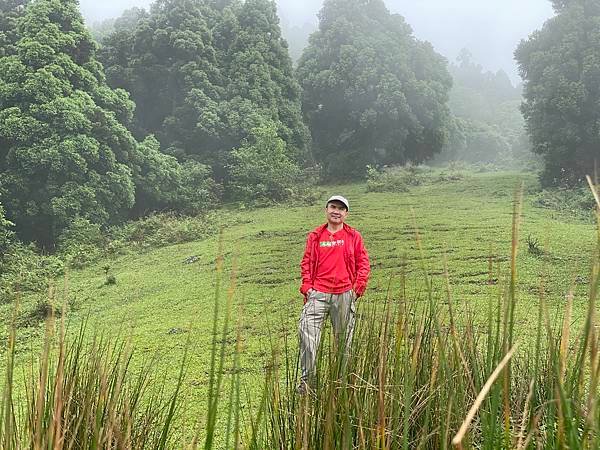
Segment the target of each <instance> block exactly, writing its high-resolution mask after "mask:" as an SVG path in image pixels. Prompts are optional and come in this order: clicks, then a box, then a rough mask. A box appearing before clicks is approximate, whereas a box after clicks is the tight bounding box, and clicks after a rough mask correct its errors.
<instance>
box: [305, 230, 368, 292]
mask: <svg viewBox="0 0 600 450" xmlns="http://www.w3.org/2000/svg"><path fill="white" fill-rule="evenodd" d="M326 228H327V224H324V225H320V226H318V227H317V228H315V229H314V230H313V231H311V232H310V233H308V237H307V239H306V249H305V250H304V256H303V257H302V261H301V262H300V273H301V274H302V285H301V286H300V292H301V293H302V294H303V295H305V296H306V292H307V291H308V290H309V289H311V288H313V283H314V281H315V278H316V277H317V269H318V267H319V238H320V237H321V234H322V233H323V231H324V230H325V229H326ZM344 231H345V233H346V237H347V239H348V242H347V243H345V245H344V246H343V247H342V248H343V249H344V250H343V251H344V262H345V264H346V270H347V272H348V275H349V276H350V281H351V283H352V288H353V289H354V292H355V293H356V295H358V296H359V297H360V296H361V295H363V293H364V292H365V289H366V288H367V283H368V281H369V274H370V272H371V267H370V265H369V254H368V253H367V249H366V248H365V245H364V243H363V239H362V236H361V235H360V233H359V232H358V231H357V230H355V229H354V228H352V227H351V226H349V225H347V224H344Z"/></svg>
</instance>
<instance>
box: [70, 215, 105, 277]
mask: <svg viewBox="0 0 600 450" xmlns="http://www.w3.org/2000/svg"><path fill="white" fill-rule="evenodd" d="M106 243H107V239H106V237H105V236H104V234H103V233H102V230H101V229H100V225H98V224H95V223H92V222H90V221H89V220H88V219H84V218H81V217H77V218H76V219H75V220H73V222H71V224H70V225H69V226H68V227H67V229H66V230H65V231H64V232H63V233H62V234H61V235H60V237H59V238H58V254H59V255H60V256H61V257H62V258H63V259H64V260H65V261H68V262H69V264H70V265H71V266H72V267H77V268H81V267H83V266H85V265H87V264H89V263H91V262H94V261H96V260H97V259H98V258H99V257H100V256H101V255H102V250H103V249H104V247H105V246H106Z"/></svg>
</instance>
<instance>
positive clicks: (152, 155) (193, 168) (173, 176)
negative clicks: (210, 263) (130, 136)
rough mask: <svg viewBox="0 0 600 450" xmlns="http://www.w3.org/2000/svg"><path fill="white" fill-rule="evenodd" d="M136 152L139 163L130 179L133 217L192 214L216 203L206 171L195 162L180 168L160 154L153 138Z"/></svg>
mask: <svg viewBox="0 0 600 450" xmlns="http://www.w3.org/2000/svg"><path fill="white" fill-rule="evenodd" d="M138 149H139V155H140V160H141V161H140V166H139V170H138V171H137V173H136V175H135V176H134V180H135V184H136V193H135V197H136V201H135V207H134V216H142V215H145V214H147V213H148V212H150V211H161V210H171V211H178V212H180V213H186V214H195V213H198V212H200V211H205V210H207V209H208V208H210V207H211V206H214V205H215V204H216V203H217V201H218V197H219V189H218V186H217V184H216V183H215V182H214V180H213V178H212V172H211V169H210V167H208V166H205V165H203V164H200V163H198V162H196V161H187V162H185V163H183V164H180V163H179V162H178V161H177V159H175V158H174V157H173V156H169V155H166V154H164V153H161V151H160V143H159V142H158V141H157V140H156V139H155V138H154V137H153V136H150V137H147V138H146V139H144V141H143V142H142V143H141V144H140V145H139V146H138Z"/></svg>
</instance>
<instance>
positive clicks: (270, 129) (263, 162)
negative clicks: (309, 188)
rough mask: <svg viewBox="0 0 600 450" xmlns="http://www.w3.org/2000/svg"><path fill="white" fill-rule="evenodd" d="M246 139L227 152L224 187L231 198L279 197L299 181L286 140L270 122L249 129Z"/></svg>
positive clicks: (284, 194)
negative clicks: (227, 167) (228, 154)
mask: <svg viewBox="0 0 600 450" xmlns="http://www.w3.org/2000/svg"><path fill="white" fill-rule="evenodd" d="M251 133H252V134H251V137H250V139H248V140H246V141H245V142H243V143H242V146H241V147H239V148H237V149H235V150H233V151H232V152H231V167H230V168H229V172H230V180H229V184H228V190H229V192H230V193H231V196H232V198H233V199H235V200H241V201H244V202H247V203H257V202H258V203H261V202H265V201H269V200H275V201H281V200H285V199H286V198H289V197H290V196H291V195H290V193H289V191H290V190H292V189H293V188H294V187H295V186H296V185H298V184H301V181H302V180H301V179H300V176H301V173H302V172H301V171H300V169H299V168H298V166H297V165H295V164H294V163H293V161H291V160H290V158H288V157H287V156H286V153H287V152H286V143H285V141H284V140H283V139H281V138H280V137H278V136H277V130H276V129H275V127H274V126H273V125H271V126H268V125H263V126H260V127H257V128H255V129H253V130H252V132H251Z"/></svg>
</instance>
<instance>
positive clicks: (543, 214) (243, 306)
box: [1, 173, 596, 424]
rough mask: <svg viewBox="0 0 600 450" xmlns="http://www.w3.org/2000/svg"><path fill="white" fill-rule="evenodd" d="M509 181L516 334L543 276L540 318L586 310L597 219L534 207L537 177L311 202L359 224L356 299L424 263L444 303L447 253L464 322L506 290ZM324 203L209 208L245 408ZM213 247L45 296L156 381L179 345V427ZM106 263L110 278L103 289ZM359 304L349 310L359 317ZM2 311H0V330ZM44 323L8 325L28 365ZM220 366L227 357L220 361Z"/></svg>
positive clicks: (376, 298)
mask: <svg viewBox="0 0 600 450" xmlns="http://www.w3.org/2000/svg"><path fill="white" fill-rule="evenodd" d="M521 182H523V185H524V201H523V217H522V226H521V231H520V239H519V246H520V252H519V256H518V266H519V275H518V304H517V311H516V314H517V317H518V320H517V323H518V325H517V327H518V329H517V333H518V335H519V336H525V339H527V336H528V334H529V333H528V332H529V331H531V330H532V329H533V326H534V323H535V321H536V317H537V304H538V298H539V286H540V275H542V274H545V275H544V280H545V281H544V284H545V294H546V298H547V300H548V302H549V305H550V312H551V314H554V313H555V312H557V313H558V315H559V318H560V315H561V314H562V310H563V305H564V297H565V294H566V293H567V292H568V290H569V288H570V287H571V286H572V285H573V286H574V287H575V292H576V295H575V302H574V316H573V317H574V322H576V323H580V322H581V320H582V319H583V316H584V312H585V308H586V306H587V295H588V294H587V291H588V279H589V273H590V261H591V257H592V253H593V245H594V243H595V236H596V235H595V232H596V230H595V227H594V226H593V225H591V224H590V223H585V222H582V221H577V220H575V219H569V218H564V217H562V218H561V217H560V216H558V215H557V214H556V213H555V212H553V211H552V210H548V209H542V208H538V207H534V206H533V203H532V200H533V196H534V195H535V193H536V192H537V191H538V189H539V187H538V185H537V182H536V179H535V177H534V176H532V175H523V174H516V173H491V174H471V175H469V176H467V177H466V178H464V179H462V180H459V181H452V182H450V181H444V182H442V181H435V180H434V179H431V180H430V181H428V182H426V183H425V184H423V185H421V186H417V187H414V188H412V189H411V191H410V192H407V193H366V189H365V185H362V184H353V185H347V186H325V187H322V188H321V189H322V190H323V195H321V200H323V201H324V200H325V199H326V198H327V197H328V196H329V195H330V194H332V193H342V194H343V195H345V196H347V198H349V199H350V202H351V211H350V215H349V217H348V220H347V221H348V223H349V224H350V225H352V226H355V227H357V228H358V229H359V230H360V231H361V232H362V234H363V236H364V239H365V243H366V246H367V248H368V250H369V253H370V258H371V265H372V278H371V282H370V285H369V289H368V291H367V293H366V295H365V297H364V298H363V299H361V300H360V303H361V304H362V303H370V304H373V305H378V304H382V303H383V300H384V299H385V298H386V297H387V296H389V297H390V298H397V297H398V296H399V291H398V289H399V286H400V281H401V274H402V273H404V274H405V275H406V280H407V281H406V286H407V294H406V295H407V298H408V301H409V302H421V301H425V300H426V296H425V295H424V289H425V286H424V284H423V282H422V280H423V276H422V275H423V270H426V271H427V272H428V273H429V274H430V275H432V277H433V278H432V279H433V283H434V285H433V287H434V292H435V296H436V299H437V300H439V302H440V303H441V304H443V303H444V302H445V297H446V293H445V287H444V277H443V274H444V255H447V261H448V270H449V276H450V283H451V290H452V295H453V298H454V304H455V307H456V308H457V309H458V310H459V311H460V313H461V315H464V314H465V313H466V312H468V311H470V312H472V313H473V314H474V316H475V317H476V319H477V317H478V314H479V313H480V311H481V318H482V319H483V318H484V317H485V313H484V312H483V311H484V306H485V305H486V304H487V302H488V299H489V298H490V296H493V297H494V298H496V297H498V296H499V294H500V292H499V290H501V288H500V286H506V282H505V280H506V277H507V276H508V269H509V262H508V261H509V256H510V248H511V222H512V204H513V194H514V191H515V188H516V187H518V186H519V184H520V183H521ZM323 201H318V202H317V204H314V205H312V206H304V205H293V204H289V205H287V204H282V205H278V206H274V207H269V208H263V209H255V210H244V209H238V210H232V209H231V208H230V209H228V210H222V211H220V212H218V213H217V214H216V217H217V220H218V221H219V222H222V223H223V224H224V228H223V232H222V247H223V250H222V256H223V258H224V271H223V281H222V285H223V288H222V289H221V292H220V296H219V305H220V313H219V315H220V317H223V313H224V310H225V306H226V303H227V302H226V298H227V290H228V289H229V288H230V285H232V284H233V286H234V287H233V290H232V296H233V297H232V298H233V316H232V318H233V327H232V328H234V329H235V324H239V325H240V326H241V333H242V339H243V348H242V354H241V357H242V360H241V367H242V369H241V375H242V383H243V385H244V387H245V389H246V394H245V396H244V397H246V395H247V398H248V399H249V400H250V401H252V402H256V401H258V396H259V394H260V389H261V386H262V384H263V383H264V367H265V365H266V364H268V363H269V359H270V354H271V349H272V348H273V346H280V347H283V346H284V338H285V337H286V336H287V338H288V339H289V342H288V344H289V345H291V346H292V348H293V349H295V348H296V345H297V343H296V339H297V338H296V324H297V320H298V317H299V314H300V310H301V307H302V297H301V296H300V294H299V293H298V286H299V260H300V258H301V256H302V251H303V249H304V239H305V236H306V233H307V231H308V230H309V229H311V228H312V227H314V226H316V225H318V224H320V223H321V222H322V221H323V220H324V215H323V206H324V205H323V204H322V203H323ZM415 225H416V227H417V228H418V234H419V236H420V239H421V243H422V247H423V253H422V254H421V253H420V252H419V250H418V245H417V240H416V234H415ZM527 240H529V241H530V242H533V241H537V242H538V243H539V247H540V248H541V249H542V250H541V252H542V253H536V252H533V253H532V252H529V251H528V244H527ZM218 242H219V236H218V235H217V234H214V235H212V236H211V237H209V238H207V239H205V240H202V241H194V242H189V243H185V244H179V245H173V246H168V247H164V248H158V249H152V250H150V251H145V252H143V253H138V254H129V255H125V256H121V257H118V258H115V259H110V260H103V261H100V262H99V263H97V264H95V265H93V266H91V267H88V268H85V269H83V270H72V271H70V272H69V273H68V275H67V277H66V279H65V280H64V282H63V280H57V282H56V292H57V293H58V294H56V301H57V302H61V301H63V300H64V298H65V297H64V295H63V292H64V293H66V302H65V304H66V305H67V323H68V328H69V330H70V331H71V332H77V330H78V329H79V326H80V324H81V322H82V321H87V329H88V332H90V333H92V332H94V333H97V334H104V335H106V336H109V337H114V336H115V335H120V336H122V337H123V338H127V337H130V338H131V342H132V345H133V348H134V351H135V357H136V358H137V359H138V360H141V359H146V358H150V357H152V356H154V355H155V354H158V355H159V359H158V360H157V362H156V364H155V372H156V374H158V376H159V377H161V378H162V377H163V376H164V378H165V380H166V385H167V386H173V387H174V386H175V381H176V378H177V373H178V370H179V367H180V363H181V361H182V357H183V350H184V348H185V346H186V342H187V341H188V339H190V355H189V357H190V360H189V364H188V365H187V366H186V372H185V378H184V387H183V393H184V397H185V398H186V399H188V400H189V401H188V402H186V411H184V412H183V411H182V412H181V414H183V415H185V416H186V417H187V419H186V422H187V423H190V424H191V423H194V422H196V421H199V422H200V423H202V422H203V421H204V420H205V417H204V411H205V409H206V392H207V383H208V372H209V367H210V343H211V340H212V337H211V331H212V327H213V314H214V304H215V301H214V299H215V283H216V271H215V265H216V260H217V255H218V253H219V252H218ZM490 261H491V265H492V272H491V273H490V270H489V267H490ZM106 265H108V266H110V273H111V274H113V275H114V276H115V278H116V284H113V285H107V284H106V283H105V280H106V274H105V269H104V267H105V266H106ZM503 280H504V281H503ZM37 301H38V298H37V297H36V296H29V297H28V296H25V298H23V299H22V305H21V315H26V314H27V312H28V311H30V310H31V309H33V308H35V305H36V302H37ZM365 307H366V305H364V304H362V305H360V304H359V311H358V314H359V320H360V315H361V309H362V308H365ZM11 308H12V305H3V306H2V310H1V314H2V318H3V321H4V323H5V324H6V323H7V321H8V320H7V319H8V317H9V316H10V311H11ZM43 329H44V326H43V323H42V322H40V323H38V324H30V326H28V327H25V326H23V327H21V328H19V329H18V330H17V334H18V339H17V354H18V358H19V361H20V362H21V363H23V362H25V361H28V360H29V356H30V350H29V349H30V346H31V348H33V349H34V350H33V351H34V352H37V343H38V342H39V341H40V339H39V338H40V337H41V335H42V334H43ZM227 343H228V344H231V346H229V347H227V354H228V355H230V354H231V353H232V351H233V350H232V349H233V345H234V343H235V335H234V333H233V332H232V333H230V339H229V338H228V340H227ZM357 345H360V343H357ZM229 366H231V361H229V360H227V362H226V367H229ZM226 373H227V370H226ZM17 378H18V376H17ZM226 385H227V386H228V384H226Z"/></svg>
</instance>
